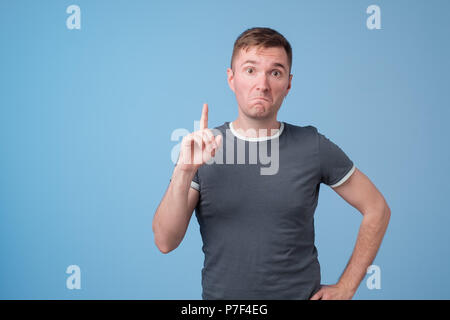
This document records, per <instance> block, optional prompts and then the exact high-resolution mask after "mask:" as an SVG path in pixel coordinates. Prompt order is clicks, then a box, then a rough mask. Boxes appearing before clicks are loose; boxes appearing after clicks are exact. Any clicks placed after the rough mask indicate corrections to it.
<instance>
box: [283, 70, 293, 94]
mask: <svg viewBox="0 0 450 320" xmlns="http://www.w3.org/2000/svg"><path fill="white" fill-rule="evenodd" d="M292 77H293V75H292V74H290V75H289V83H288V86H287V89H286V94H285V95H284V96H285V97H286V96H287V94H288V92H289V90H291V82H292Z"/></svg>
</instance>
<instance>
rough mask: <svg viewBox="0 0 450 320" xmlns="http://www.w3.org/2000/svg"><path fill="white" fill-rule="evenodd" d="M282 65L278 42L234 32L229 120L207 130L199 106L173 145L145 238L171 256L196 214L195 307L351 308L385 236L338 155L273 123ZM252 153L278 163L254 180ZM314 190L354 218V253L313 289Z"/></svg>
mask: <svg viewBox="0 0 450 320" xmlns="http://www.w3.org/2000/svg"><path fill="white" fill-rule="evenodd" d="M291 66H292V49H291V46H290V44H289V42H288V41H287V40H286V39H285V38H284V37H283V36H282V35H281V34H279V33H278V32H276V31H275V30H272V29H269V28H252V29H248V30H246V31H245V32H243V33H242V34H241V35H240V36H239V37H238V39H237V40H236V42H235V44H234V50H233V55H232V60H231V66H230V68H228V69H227V75H228V84H229V86H230V88H231V89H232V90H233V92H234V93H235V95H236V100H237V102H238V118H237V119H236V120H235V121H233V122H225V123H224V124H223V125H221V126H219V127H216V128H214V129H213V130H211V129H208V106H207V104H205V105H204V106H203V111H202V116H201V121H200V130H198V131H195V132H193V133H191V134H189V135H187V136H185V137H184V138H183V140H182V143H181V150H180V155H179V158H178V161H177V164H176V166H175V169H174V171H173V175H172V178H171V181H170V184H169V187H168V189H167V191H166V193H165V195H164V197H163V199H162V201H161V203H160V205H159V206H158V208H157V210H156V213H155V216H154V219H153V232H154V236H155V243H156V245H157V247H158V248H159V249H160V251H161V252H163V253H168V252H170V251H172V250H174V249H175V248H176V247H177V246H178V245H179V244H180V242H181V241H182V239H183V237H184V235H185V232H186V229H187V227H188V224H189V221H190V218H191V216H192V213H193V211H194V209H195V211H196V216H197V220H198V222H199V225H200V232H201V236H202V240H203V247H202V249H203V252H204V254H205V262H204V267H203V269H202V287H203V292H202V298H203V299H351V298H352V297H353V295H354V294H355V292H356V290H357V288H358V286H359V284H360V282H361V281H362V279H363V278H364V276H365V273H366V269H367V267H368V266H369V265H370V264H371V263H372V261H373V259H374V258H375V256H376V253H377V251H378V248H379V246H380V244H381V241H382V238H383V236H384V233H385V231H386V228H387V225H388V222H389V218H390V209H389V207H388V205H387V203H386V201H385V199H384V197H383V196H382V194H381V193H380V192H379V191H378V190H377V188H376V187H375V186H374V185H373V184H372V183H371V181H370V180H369V179H368V178H367V177H366V176H365V175H364V174H363V173H362V172H361V171H359V170H358V169H357V168H356V167H355V166H354V164H353V162H352V161H351V160H350V159H349V158H348V157H347V155H346V154H345V153H344V152H343V151H342V150H341V149H340V148H339V147H338V146H337V145H335V144H334V143H333V142H331V141H330V140H329V139H328V138H326V137H325V136H324V135H322V134H320V133H319V132H318V131H317V129H316V128H315V127H313V126H305V127H300V126H295V125H292V124H289V123H286V122H279V121H277V113H278V110H279V109H280V107H281V104H282V102H283V100H284V98H285V97H286V95H287V94H288V92H289V90H290V88H291V81H292V74H290V72H291ZM236 143H237V144H239V143H240V144H241V145H243V146H244V147H245V148H244V149H243V150H244V151H245V152H244V157H242V154H241V155H239V154H238V153H239V150H242V149H239V147H237V148H235V145H236ZM250 150H258V154H256V155H255V154H254V153H253V154H252V152H251V151H250ZM261 150H263V151H264V150H266V151H270V152H267V153H270V156H271V157H272V162H277V163H276V164H274V165H273V170H270V172H269V173H267V172H265V173H263V171H262V170H263V169H267V158H268V157H267V154H265V152H261ZM224 155H227V157H226V158H227V159H226V161H223V157H224ZM229 155H231V156H230V158H228V156H229ZM276 155H278V157H276ZM255 156H256V160H257V161H256V162H255V161H254V160H255ZM239 157H241V158H243V159H244V160H245V161H244V162H242V161H239ZM230 159H231V160H232V161H229V160H230ZM251 159H253V161H251ZM241 160H242V159H241ZM263 160H264V161H265V163H263V162H264V161H263ZM271 165H272V163H271ZM320 183H324V184H327V185H329V186H330V187H332V188H333V190H334V191H336V193H338V194H339V195H340V196H341V197H342V198H343V199H344V200H346V201H347V202H348V203H349V204H351V205H352V206H354V207H355V208H356V209H358V210H359V211H360V212H361V214H363V220H362V223H361V227H360V230H359V234H358V238H357V242H356V245H355V248H354V251H353V254H352V256H351V258H350V261H349V263H348V264H347V267H346V268H345V271H344V272H343V274H342V276H341V277H340V279H339V281H338V282H337V283H336V284H333V285H321V284H320V266H319V262H318V259H317V250H316V247H315V245H314V220H313V215H314V211H315V208H316V206H317V201H318V195H319V188H320Z"/></svg>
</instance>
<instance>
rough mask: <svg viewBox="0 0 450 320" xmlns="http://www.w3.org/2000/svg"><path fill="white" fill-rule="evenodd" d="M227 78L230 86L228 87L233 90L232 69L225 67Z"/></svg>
mask: <svg viewBox="0 0 450 320" xmlns="http://www.w3.org/2000/svg"><path fill="white" fill-rule="evenodd" d="M227 80H228V85H229V86H230V89H231V90H232V91H233V92H235V91H234V72H233V70H232V69H230V68H227Z"/></svg>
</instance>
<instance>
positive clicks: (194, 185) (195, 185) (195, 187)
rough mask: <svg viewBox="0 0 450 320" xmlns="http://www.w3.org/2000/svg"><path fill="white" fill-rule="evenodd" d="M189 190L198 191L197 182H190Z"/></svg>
mask: <svg viewBox="0 0 450 320" xmlns="http://www.w3.org/2000/svg"><path fill="white" fill-rule="evenodd" d="M191 188H194V189H195V190H197V191H200V185H199V184H198V183H197V182H194V181H191Z"/></svg>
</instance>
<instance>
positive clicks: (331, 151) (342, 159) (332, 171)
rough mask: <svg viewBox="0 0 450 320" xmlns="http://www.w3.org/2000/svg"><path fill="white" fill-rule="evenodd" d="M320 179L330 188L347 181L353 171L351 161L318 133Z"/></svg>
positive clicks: (353, 167)
mask: <svg viewBox="0 0 450 320" xmlns="http://www.w3.org/2000/svg"><path fill="white" fill-rule="evenodd" d="M318 135H319V161H320V175H321V177H320V179H321V181H320V182H322V183H325V184H327V185H329V186H330V187H332V188H335V187H338V186H340V185H341V184H343V183H344V182H345V181H347V179H348V178H350V176H351V175H352V173H353V172H354V171H355V166H354V163H353V161H352V160H350V159H349V157H348V156H347V155H346V154H345V152H344V151H342V149H341V148H339V147H338V146H337V145H336V144H335V143H334V142H332V141H331V140H330V139H328V138H327V137H326V136H324V135H323V134H321V133H319V132H318Z"/></svg>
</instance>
